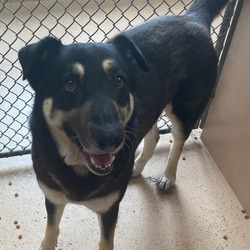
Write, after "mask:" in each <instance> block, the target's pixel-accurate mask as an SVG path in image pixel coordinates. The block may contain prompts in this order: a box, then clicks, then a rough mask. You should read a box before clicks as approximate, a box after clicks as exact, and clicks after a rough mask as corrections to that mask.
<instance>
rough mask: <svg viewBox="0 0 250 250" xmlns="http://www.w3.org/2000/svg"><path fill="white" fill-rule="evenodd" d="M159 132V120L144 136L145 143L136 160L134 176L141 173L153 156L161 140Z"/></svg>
mask: <svg viewBox="0 0 250 250" xmlns="http://www.w3.org/2000/svg"><path fill="white" fill-rule="evenodd" d="M159 138H160V137H159V132H158V128H157V122H156V123H155V124H154V125H153V127H152V128H151V130H150V131H149V132H148V133H147V135H146V136H145V138H144V145H143V149H142V151H141V153H140V154H139V156H138V157H137V158H136V160H135V164H134V171H133V176H134V177H136V176H138V175H140V174H141V172H142V170H143V169H144V167H145V165H146V163H147V162H148V160H149V159H150V158H151V157H152V155H153V153H154V150H155V147H156V144H157V142H158V141H159Z"/></svg>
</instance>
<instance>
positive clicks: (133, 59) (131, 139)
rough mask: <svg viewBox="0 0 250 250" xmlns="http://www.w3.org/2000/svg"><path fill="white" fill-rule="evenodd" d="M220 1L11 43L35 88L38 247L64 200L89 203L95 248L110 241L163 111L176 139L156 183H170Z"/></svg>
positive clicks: (198, 104)
mask: <svg viewBox="0 0 250 250" xmlns="http://www.w3.org/2000/svg"><path fill="white" fill-rule="evenodd" d="M227 2H228V0H196V1H194V3H193V4H192V5H191V7H190V8H189V10H187V12H186V14H185V15H181V16H169V17H166V16H162V17H157V18H155V19H152V20H149V21H147V22H145V23H143V24H141V25H139V26H137V27H134V28H131V29H129V30H127V31H124V32H122V33H120V34H118V35H117V36H115V37H114V38H112V39H110V40H109V41H107V42H104V43H77V44H76V43H75V44H70V45H63V44H62V42H61V41H60V40H58V39H56V38H53V37H46V38H44V39H42V40H40V41H38V42H37V43H34V44H29V45H26V46H25V47H23V48H22V49H21V50H20V51H19V54H18V56H19V61H20V64H21V66H22V70H23V79H24V80H25V79H27V80H28V81H29V83H30V85H31V87H32V88H33V89H34V91H35V100H34V106H33V110H32V114H31V118H30V128H31V133H32V160H33V167H34V171H35V173H36V177H37V181H38V184H39V186H40V188H41V189H42V191H43V192H44V194H45V205H46V209H47V215H48V216H47V227H46V231H45V237H44V239H43V241H42V243H41V249H42V250H52V249H55V246H56V245H57V238H58V235H59V223H60V219H61V216H62V214H63V210H64V207H65V205H66V204H67V203H75V204H80V205H85V206H86V207H88V208H89V209H91V210H92V211H94V212H95V213H96V214H97V215H98V219H99V225H100V242H99V249H100V250H111V249H113V248H114V244H113V239H114V233H115V226H116V222H117V217H118V210H119V204H120V201H121V200H122V198H123V196H124V193H125V191H126V188H127V185H128V182H129V180H130V178H131V175H132V174H133V175H134V176H137V175H139V174H140V173H141V171H142V170H143V167H144V166H145V164H146V162H147V161H148V159H149V158H150V157H151V155H152V154H153V151H154V148H155V146H156V144H157V141H158V138H159V135H158V131H157V126H156V122H157V119H158V117H159V116H160V114H161V113H162V111H163V110H164V111H165V112H166V114H167V116H168V118H169V119H170V120H171V123H172V134H173V139H174V141H173V145H172V149H171V152H170V154H169V158H168V162H167V166H166V169H165V171H164V173H163V174H162V176H161V178H160V179H159V188H160V189H161V190H165V191H167V190H168V189H169V188H170V187H171V186H173V185H174V182H175V178H176V169H177V163H178V159H179V157H180V154H181V151H182V148H183V145H184V142H185V140H186V139H187V138H188V136H189V134H190V132H191V130H192V128H193V127H194V124H195V123H196V122H197V120H198V119H199V117H200V116H201V114H202V112H203V110H204V108H205V107H206V105H207V103H208V101H209V99H210V97H211V94H212V92H213V90H214V87H215V82H216V77H217V63H218V59H217V56H216V53H215V51H214V48H213V44H212V41H211V38H210V24H211V22H212V20H213V18H214V17H215V16H216V15H217V14H218V13H219V11H220V10H221V9H222V8H223V7H224V6H225V5H226V3H227ZM144 137H145V143H144V148H143V150H142V153H141V154H140V155H139V157H138V158H137V159H136V161H135V168H134V169H133V166H134V160H135V150H136V148H137V146H138V145H139V143H140V142H141V141H142V140H143V138H144Z"/></svg>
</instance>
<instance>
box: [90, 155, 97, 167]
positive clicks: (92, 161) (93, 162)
mask: <svg viewBox="0 0 250 250" xmlns="http://www.w3.org/2000/svg"><path fill="white" fill-rule="evenodd" d="M90 161H91V163H92V164H93V165H94V166H96V164H95V161H94V160H93V159H92V158H91V157H90Z"/></svg>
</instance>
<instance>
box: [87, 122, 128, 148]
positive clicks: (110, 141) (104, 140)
mask: <svg viewBox="0 0 250 250" xmlns="http://www.w3.org/2000/svg"><path fill="white" fill-rule="evenodd" d="M90 126H91V134H92V137H93V139H94V142H95V145H96V147H97V148H98V149H101V150H106V151H108V150H114V149H116V148H118V147H119V146H120V145H121V144H122V142H123V138H124V132H123V125H122V123H120V122H118V123H116V124H108V125H105V126H100V125H99V124H95V123H91V125H90Z"/></svg>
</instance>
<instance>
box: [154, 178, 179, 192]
mask: <svg viewBox="0 0 250 250" xmlns="http://www.w3.org/2000/svg"><path fill="white" fill-rule="evenodd" d="M174 183H175V177H166V176H162V177H161V178H160V179H159V183H158V187H159V189H160V190H163V191H168V190H169V189H170V188H171V187H172V186H174Z"/></svg>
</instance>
